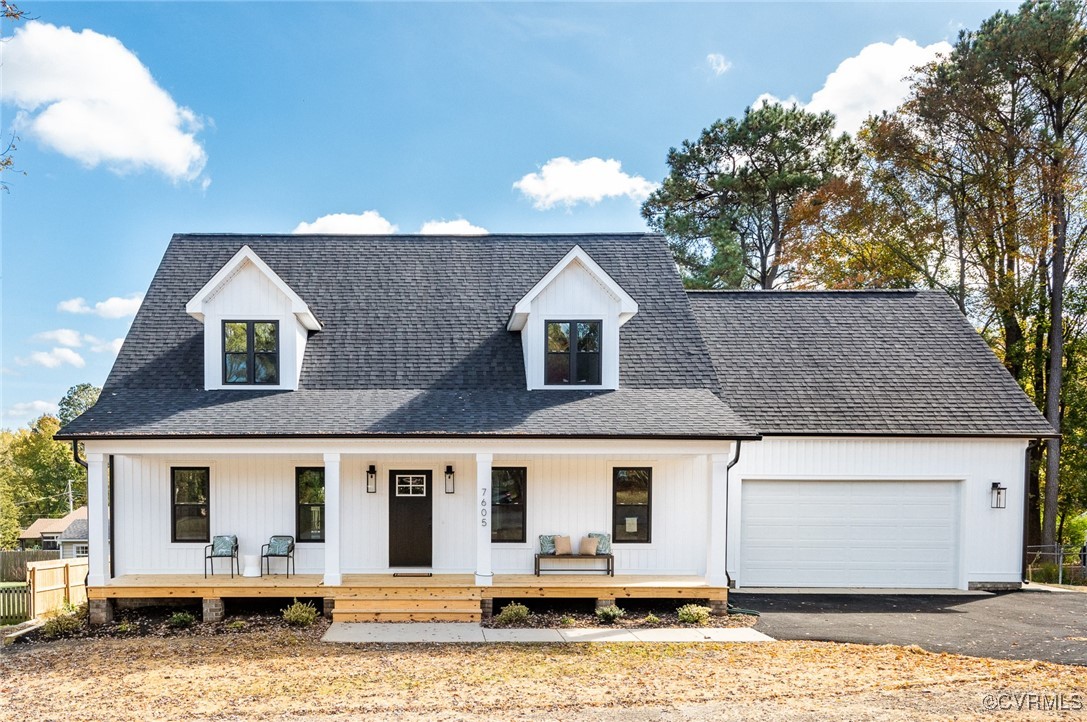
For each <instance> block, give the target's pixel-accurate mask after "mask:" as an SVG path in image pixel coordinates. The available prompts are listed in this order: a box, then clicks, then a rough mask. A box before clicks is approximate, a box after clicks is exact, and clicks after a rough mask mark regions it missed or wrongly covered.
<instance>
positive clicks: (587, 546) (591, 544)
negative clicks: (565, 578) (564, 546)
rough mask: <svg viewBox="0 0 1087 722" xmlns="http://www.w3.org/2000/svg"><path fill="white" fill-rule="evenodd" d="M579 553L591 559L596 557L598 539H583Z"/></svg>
mask: <svg viewBox="0 0 1087 722" xmlns="http://www.w3.org/2000/svg"><path fill="white" fill-rule="evenodd" d="M578 553H579V554H584V555H586V556H590V557H594V556H596V538H595V537H591V536H586V537H582V538H581V545H580V546H579V547H578Z"/></svg>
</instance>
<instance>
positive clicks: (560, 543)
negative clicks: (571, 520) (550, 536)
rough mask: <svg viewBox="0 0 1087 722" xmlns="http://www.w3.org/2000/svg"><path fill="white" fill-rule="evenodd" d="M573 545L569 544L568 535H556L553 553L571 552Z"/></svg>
mask: <svg viewBox="0 0 1087 722" xmlns="http://www.w3.org/2000/svg"><path fill="white" fill-rule="evenodd" d="M573 549H574V548H573V546H571V544H570V537H568V536H556V537H555V553H556V554H573V553H574V551H573Z"/></svg>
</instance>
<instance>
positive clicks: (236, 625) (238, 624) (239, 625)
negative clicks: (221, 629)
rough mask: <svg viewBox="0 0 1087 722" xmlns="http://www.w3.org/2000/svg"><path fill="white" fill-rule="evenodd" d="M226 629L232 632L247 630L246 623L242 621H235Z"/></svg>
mask: <svg viewBox="0 0 1087 722" xmlns="http://www.w3.org/2000/svg"><path fill="white" fill-rule="evenodd" d="M226 628H227V629H229V630H230V631H231V632H240V631H242V630H243V629H245V622H243V621H242V620H240V619H235V620H234V621H233V622H231V623H230V624H228V625H226Z"/></svg>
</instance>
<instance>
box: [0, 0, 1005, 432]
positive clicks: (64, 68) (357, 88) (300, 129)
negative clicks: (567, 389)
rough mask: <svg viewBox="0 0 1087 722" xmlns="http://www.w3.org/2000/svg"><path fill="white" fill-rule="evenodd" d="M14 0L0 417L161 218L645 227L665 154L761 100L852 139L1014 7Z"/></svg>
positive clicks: (58, 352)
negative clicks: (915, 68) (785, 104)
mask: <svg viewBox="0 0 1087 722" xmlns="http://www.w3.org/2000/svg"><path fill="white" fill-rule="evenodd" d="M19 6H20V7H22V8H23V9H25V10H28V11H29V12H30V14H31V15H33V16H35V17H36V18H37V20H36V21H35V22H33V23H19V24H14V25H13V24H10V23H6V24H5V25H4V27H3V34H4V36H6V37H7V39H6V40H5V42H4V43H3V45H0V52H2V53H3V59H2V60H3V65H2V66H0V81H2V88H0V100H2V101H3V103H2V105H0V113H2V116H0V127H2V128H3V131H4V133H5V138H8V137H10V135H11V134H12V133H15V134H17V135H18V136H19V138H20V141H19V144H18V150H17V153H16V166H17V168H18V169H19V170H21V171H25V173H26V175H25V176H24V175H14V174H10V177H9V178H8V183H9V185H10V189H9V191H8V192H7V193H5V194H3V195H2V197H0V204H2V207H0V210H2V218H0V233H2V242H3V246H2V263H3V269H2V270H3V281H2V282H3V287H2V301H3V306H2V313H3V331H2V341H3V346H2V350H0V368H2V375H0V383H2V394H0V412H2V414H3V416H2V420H0V423H2V425H3V426H5V427H16V426H19V425H22V424H24V423H25V422H27V421H28V420H30V419H32V418H34V417H36V416H37V415H39V414H40V413H42V412H45V411H50V410H52V409H53V408H55V404H56V402H57V401H58V400H59V399H60V398H61V396H62V395H63V394H64V392H65V390H66V389H67V388H68V387H69V386H71V385H73V384H76V383H80V382H82V381H89V382H92V383H95V384H98V385H101V384H102V383H103V382H104V381H105V378H106V374H107V373H108V371H109V368H110V365H111V364H112V361H113V358H114V355H115V353H116V347H117V343H118V341H117V340H118V339H120V338H123V336H124V334H125V331H126V330H127V328H128V325H129V323H130V322H131V317H132V314H133V313H134V312H135V309H136V308H137V307H138V304H139V299H140V294H142V293H143V291H145V290H146V288H147V285H148V283H149V282H150V280H151V277H152V275H153V273H154V271H155V268H156V266H157V265H158V262H159V259H160V257H161V255H162V252H163V250H164V249H165V247H166V244H167V242H168V241H169V239H170V236H171V234H173V233H178V232H197V231H206V232H280V233H290V232H292V231H295V230H296V229H298V230H300V231H305V230H307V229H312V230H320V231H337V230H349V231H359V232H367V231H369V232H375V231H381V230H382V229H391V228H392V227H393V226H395V227H396V230H397V231H399V232H401V233H416V232H419V231H420V230H421V229H424V228H425V229H427V230H431V229H435V230H440V229H441V228H442V226H433V225H427V224H428V223H431V222H435V221H439V222H440V221H445V222H451V221H459V225H457V226H453V228H454V229H456V228H460V229H467V230H469V231H475V232H479V231H480V230H481V229H485V230H487V231H490V232H495V233H500V232H565V231H631V230H644V228H645V226H644V223H643V222H642V220H641V218H640V216H639V213H638V207H639V203H640V200H641V199H642V198H643V197H644V196H645V194H646V193H647V192H648V191H649V190H651V189H652V187H653V184H655V183H657V182H659V181H660V180H661V179H662V178H663V177H664V175H665V172H666V165H665V154H666V153H667V150H668V148H669V147H670V146H673V145H678V144H679V143H680V142H682V141H683V140H684V139H685V138H691V137H694V136H696V135H697V133H698V132H699V130H700V129H701V128H703V127H705V126H706V125H708V124H710V123H711V122H713V121H714V120H715V119H717V118H721V117H726V116H729V115H737V114H740V113H742V112H743V110H744V108H745V107H746V106H748V105H750V104H752V103H753V102H756V100H757V99H759V98H760V97H763V96H765V95H772V96H774V97H777V98H781V99H795V100H796V101H797V102H800V103H801V104H805V105H807V106H808V107H811V108H813V109H817V110H823V109H830V110H834V111H835V112H836V113H838V114H839V115H840V118H841V123H842V127H843V129H852V127H853V126H855V125H856V123H857V122H859V119H860V118H861V117H863V115H864V114H865V113H867V112H871V111H875V110H882V109H888V110H889V109H892V108H893V107H894V105H895V102H896V100H897V99H898V98H900V97H901V94H902V86H901V84H900V83H899V82H898V78H900V77H901V76H902V74H903V73H904V72H905V71H906V70H907V69H908V68H909V67H910V66H911V65H913V64H915V63H916V62H920V61H923V60H926V59H928V58H930V57H932V56H933V55H934V53H936V52H938V51H939V50H941V49H944V48H946V46H945V45H941V43H944V42H946V41H949V40H953V39H954V38H955V36H956V34H957V33H958V31H959V29H960V28H963V27H968V28H975V27H977V25H978V24H979V23H980V21H981V20H982V19H984V18H985V17H988V16H989V15H991V14H992V13H993V12H995V11H996V10H997V9H1000V8H1010V7H1014V5H1013V4H1009V3H1000V4H997V3H722V4H690V5H688V4H624V3H609V4H599V5H598V4H560V3H548V4H527V3H510V4H505V3H484V4H459V3H396V4H381V3H349V2H340V3H305V4H295V3H273V4H267V3H211V2H208V3H139V2H126V3H90V2H86V3H52V2H33V1H32V0H27V1H26V2H22V3H19ZM13 34H14V35H15V37H11V36H12V35H13ZM5 175H9V174H7V173H5ZM302 224H308V225H302ZM446 228H448V227H446ZM360 282H365V279H360Z"/></svg>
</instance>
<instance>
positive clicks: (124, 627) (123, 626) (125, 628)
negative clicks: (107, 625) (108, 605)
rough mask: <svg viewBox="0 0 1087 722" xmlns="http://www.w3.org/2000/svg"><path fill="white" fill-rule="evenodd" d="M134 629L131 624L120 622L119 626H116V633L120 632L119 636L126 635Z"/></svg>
mask: <svg viewBox="0 0 1087 722" xmlns="http://www.w3.org/2000/svg"><path fill="white" fill-rule="evenodd" d="M135 628H136V627H135V625H134V624H132V622H121V623H120V624H118V625H117V631H118V632H120V633H121V634H128V633H129V632H131V631H132V630H133V629H135Z"/></svg>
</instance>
